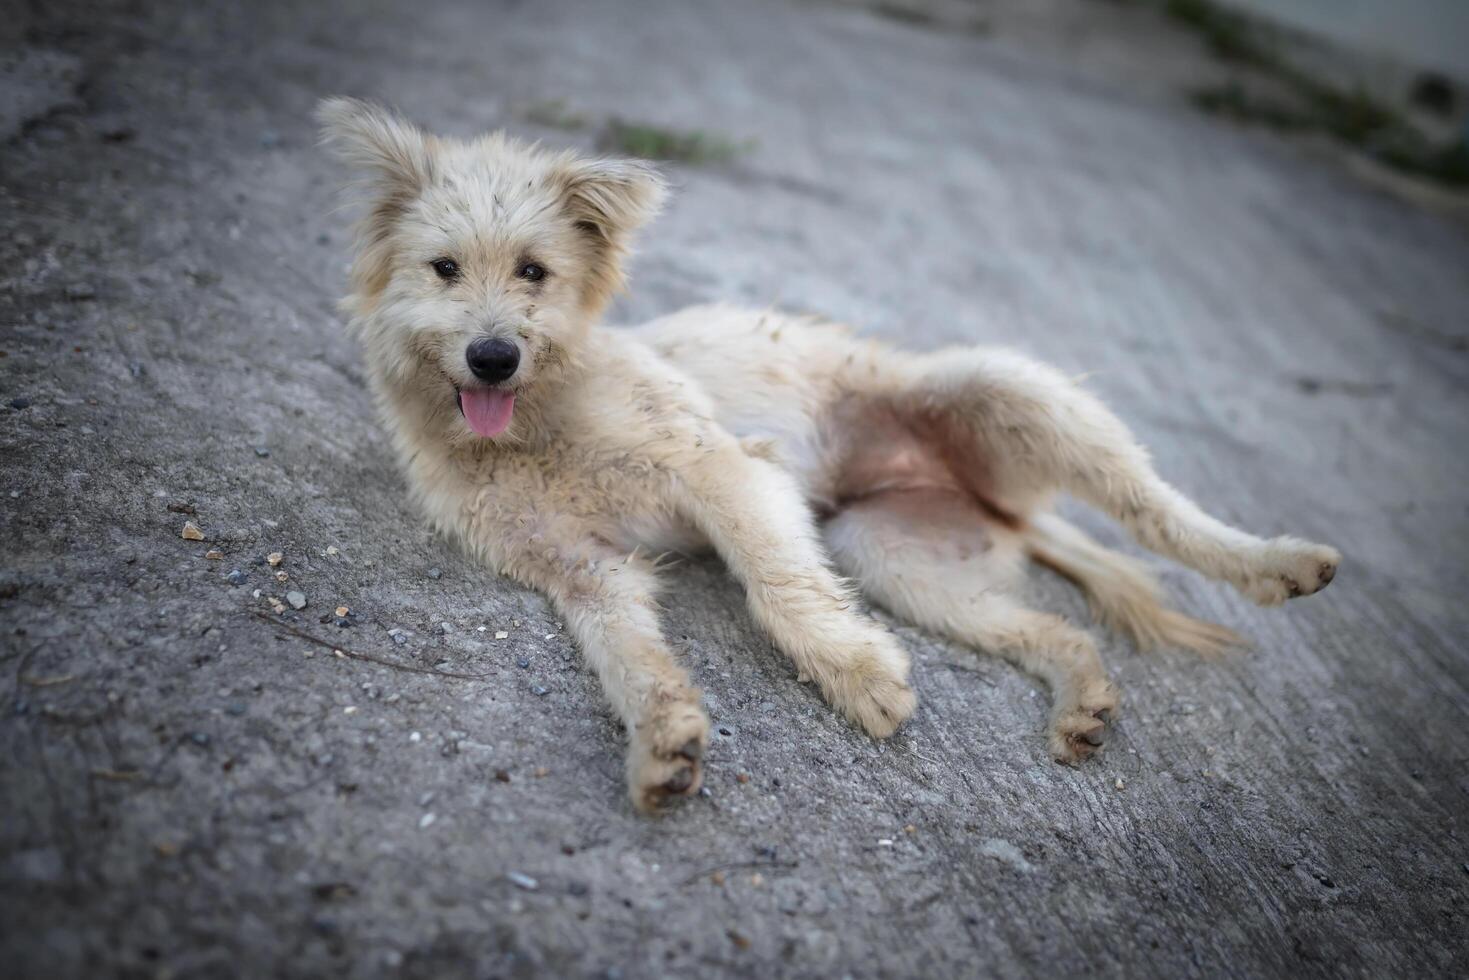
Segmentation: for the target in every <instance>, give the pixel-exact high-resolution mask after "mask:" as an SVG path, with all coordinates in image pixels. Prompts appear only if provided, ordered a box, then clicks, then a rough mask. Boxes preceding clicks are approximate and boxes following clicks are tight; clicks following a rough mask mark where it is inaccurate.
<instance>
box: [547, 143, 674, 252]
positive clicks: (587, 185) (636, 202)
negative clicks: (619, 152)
mask: <svg viewBox="0 0 1469 980" xmlns="http://www.w3.org/2000/svg"><path fill="white" fill-rule="evenodd" d="M560 178H561V180H562V182H563V186H564V187H565V189H566V206H567V208H568V210H569V211H570V212H571V214H572V216H573V217H574V218H575V219H576V220H577V221H578V222H579V223H581V224H582V225H583V226H584V230H586V231H588V232H596V233H598V234H600V235H601V236H602V237H604V238H607V239H616V238H620V237H622V236H625V235H628V234H630V233H632V232H634V231H636V230H637V229H638V228H639V227H641V226H642V225H644V224H647V223H648V221H650V220H652V218H653V217H654V216H655V215H657V213H658V211H659V209H660V208H662V207H663V200H664V198H665V197H667V194H668V191H667V185H666V184H665V183H664V182H663V176H662V174H660V173H658V171H657V170H656V169H654V168H653V167H652V166H651V165H649V164H646V163H643V162H642V161H639V160H577V161H575V162H573V163H569V164H567V165H566V166H565V167H564V168H562V170H561V172H560Z"/></svg>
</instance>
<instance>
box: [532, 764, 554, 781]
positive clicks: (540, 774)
mask: <svg viewBox="0 0 1469 980" xmlns="http://www.w3.org/2000/svg"><path fill="white" fill-rule="evenodd" d="M531 775H532V776H534V777H536V778H537V779H544V778H545V777H547V776H549V775H551V770H549V769H547V768H546V767H545V766H536V767H535V769H534V770H533V771H532V772H531Z"/></svg>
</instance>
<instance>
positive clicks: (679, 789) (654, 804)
mask: <svg viewBox="0 0 1469 980" xmlns="http://www.w3.org/2000/svg"><path fill="white" fill-rule="evenodd" d="M708 743H709V719H708V717H706V716H705V714H704V709H703V708H701V707H700V706H699V700H698V694H697V693H696V692H692V691H690V692H687V694H686V696H680V697H677V698H671V699H668V700H664V701H661V702H660V703H657V704H656V705H655V706H654V707H653V708H652V710H650V711H649V713H648V716H647V717H646V718H644V719H643V721H642V722H641V723H640V724H639V725H638V727H637V728H636V729H634V730H633V733H632V739H631V742H630V744H629V745H628V750H627V791H628V795H629V796H631V797H632V802H633V806H635V807H637V808H638V809H639V810H640V811H642V812H643V813H652V812H654V811H656V810H657V809H658V808H659V807H660V806H662V805H663V804H664V803H667V802H670V801H672V800H673V799H675V798H677V797H680V796H691V795H692V794H694V793H697V792H698V791H699V785H700V783H702V782H703V778H704V772H703V765H702V760H703V758H704V749H705V747H706V746H707V745H708Z"/></svg>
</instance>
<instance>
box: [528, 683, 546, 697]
mask: <svg viewBox="0 0 1469 980" xmlns="http://www.w3.org/2000/svg"><path fill="white" fill-rule="evenodd" d="M530 693H532V694H534V695H535V696H536V697H538V698H543V697H545V696H546V695H547V694H550V693H551V692H550V691H549V690H547V689H546V688H544V687H542V686H541V685H539V684H535V685H533V686H532V687H531V689H530Z"/></svg>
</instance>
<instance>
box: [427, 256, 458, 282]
mask: <svg viewBox="0 0 1469 980" xmlns="http://www.w3.org/2000/svg"><path fill="white" fill-rule="evenodd" d="M429 265H431V266H433V267H434V272H436V273H438V276H439V278H440V279H443V280H445V281H446V282H451V281H453V280H455V279H458V278H459V263H458V262H455V261H454V260H453V259H434V260H433V261H432V262H430V263H429Z"/></svg>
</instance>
